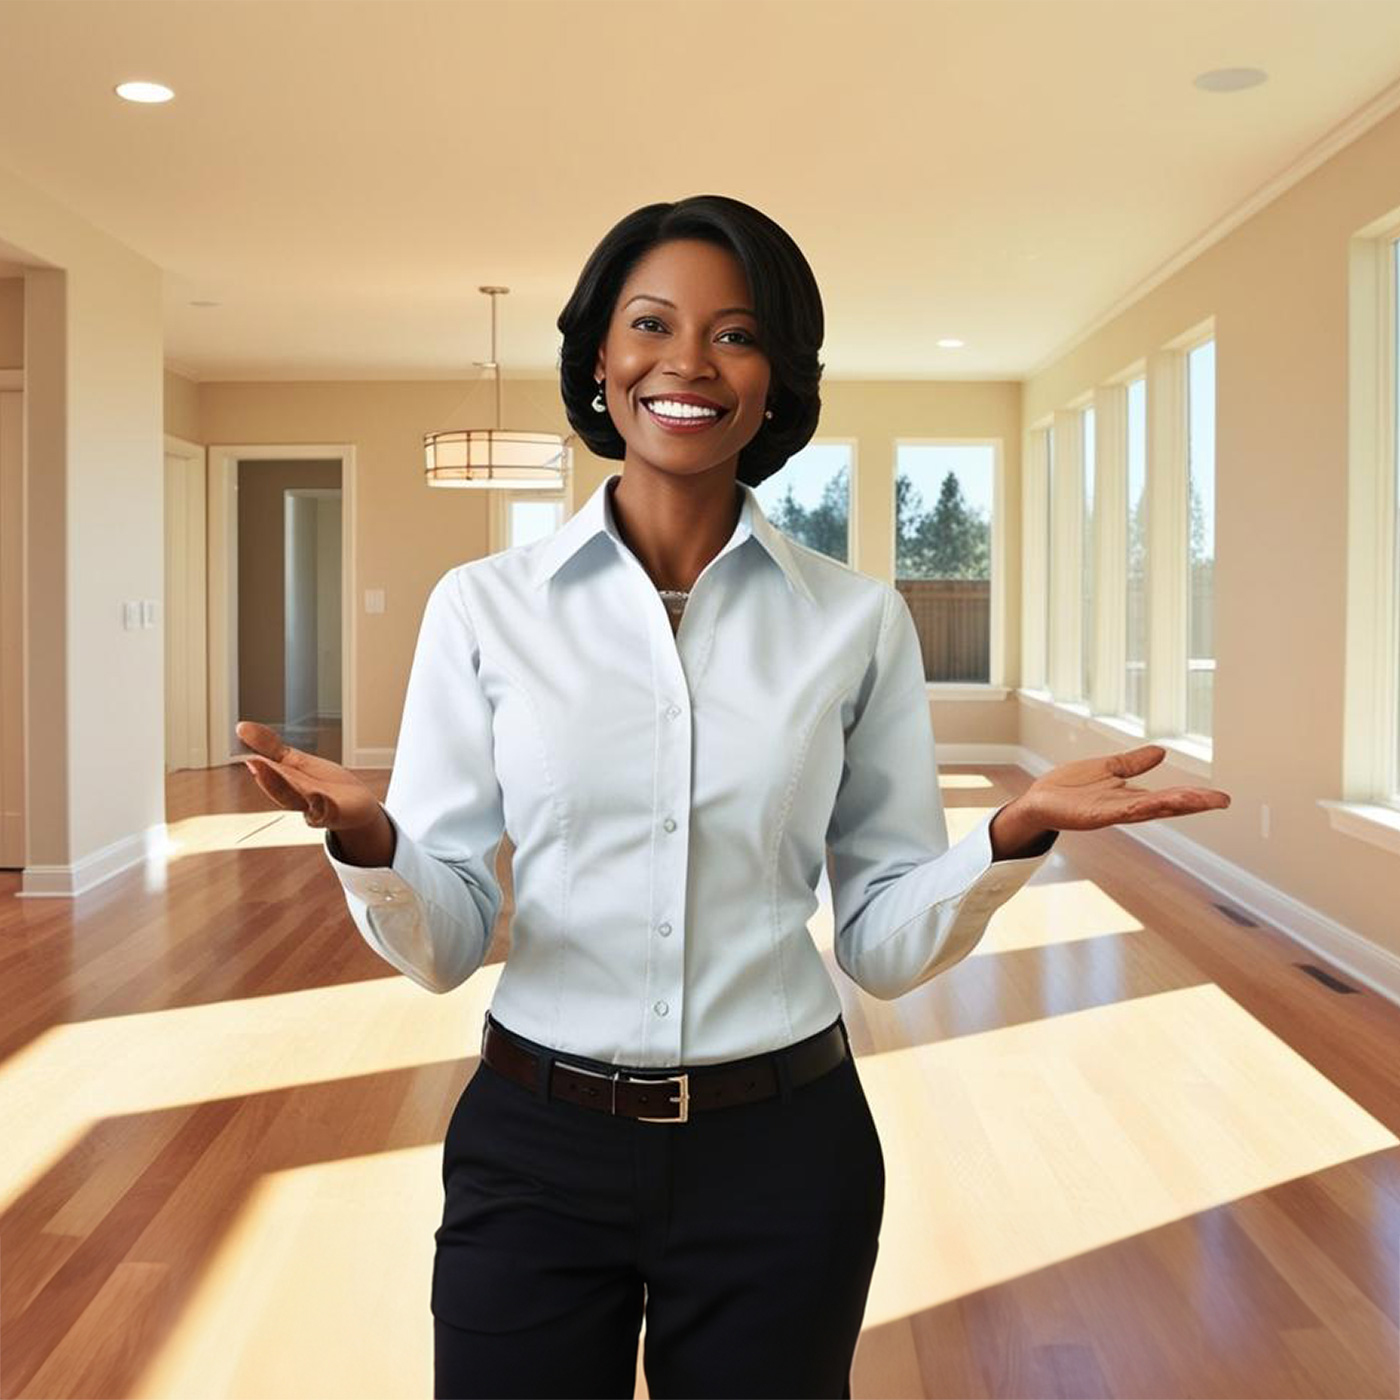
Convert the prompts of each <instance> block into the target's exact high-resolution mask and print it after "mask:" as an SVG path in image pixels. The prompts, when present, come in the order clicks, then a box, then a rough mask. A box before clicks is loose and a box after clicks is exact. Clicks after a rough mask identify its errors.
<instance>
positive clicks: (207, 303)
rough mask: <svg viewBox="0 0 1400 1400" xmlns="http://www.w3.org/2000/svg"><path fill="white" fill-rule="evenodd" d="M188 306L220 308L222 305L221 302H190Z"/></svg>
mask: <svg viewBox="0 0 1400 1400" xmlns="http://www.w3.org/2000/svg"><path fill="white" fill-rule="evenodd" d="M190 305H191V306H222V305H223V302H221V301H192V302H190Z"/></svg>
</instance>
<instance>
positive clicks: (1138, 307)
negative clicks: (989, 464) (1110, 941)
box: [1021, 114, 1400, 953]
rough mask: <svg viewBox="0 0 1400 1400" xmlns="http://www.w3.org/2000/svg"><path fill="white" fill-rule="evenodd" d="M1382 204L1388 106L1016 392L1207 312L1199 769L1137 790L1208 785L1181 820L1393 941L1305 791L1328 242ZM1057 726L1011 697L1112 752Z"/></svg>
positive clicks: (1259, 870) (1311, 726)
mask: <svg viewBox="0 0 1400 1400" xmlns="http://www.w3.org/2000/svg"><path fill="white" fill-rule="evenodd" d="M1397 206H1400V114H1397V115H1394V116H1391V117H1389V118H1388V119H1386V120H1385V121H1383V122H1382V123H1380V124H1379V125H1377V126H1376V127H1373V128H1372V129H1371V130H1370V131H1369V132H1367V133H1366V134H1365V135H1363V136H1361V137H1360V138H1359V139H1358V140H1357V141H1355V142H1353V143H1352V144H1351V145H1350V146H1348V147H1346V148H1345V149H1344V150H1342V151H1341V152H1339V153H1338V154H1337V155H1335V156H1334V157H1332V158H1331V159H1330V160H1328V161H1327V162H1325V163H1324V164H1323V165H1321V166H1319V167H1318V168H1317V169H1316V170H1315V171H1313V172H1312V173H1311V174H1310V175H1308V176H1307V177H1306V178H1305V179H1303V180H1302V181H1300V182H1299V183H1298V184H1297V185H1295V186H1293V187H1292V188H1291V189H1290V190H1288V191H1287V192H1286V193H1285V194H1283V195H1282V196H1281V197H1280V198H1278V199H1277V200H1275V201H1274V202H1273V203H1271V204H1269V205H1268V206H1266V207H1265V208H1264V209H1262V210H1261V211H1259V213H1257V214H1256V215H1254V216H1253V217H1252V218H1250V219H1249V220H1248V221H1247V222H1245V223H1243V224H1241V225H1240V226H1239V227H1238V228H1236V229H1235V230H1233V231H1232V232H1231V233H1230V234H1229V235H1227V236H1226V237H1225V238H1224V239H1223V240H1221V241H1220V242H1219V243H1217V244H1215V245H1214V246H1212V247H1211V248H1209V249H1208V250H1207V251H1206V252H1204V253H1203V254H1202V255H1201V256H1200V257H1198V258H1197V259H1196V260H1195V261H1193V262H1192V263H1190V264H1189V265H1188V266H1187V267H1185V268H1183V269H1181V270H1180V271H1179V272H1177V273H1176V274H1175V275H1173V276H1172V277H1171V278H1170V279H1169V280H1168V281H1166V282H1164V283H1163V284H1162V285H1161V286H1159V287H1157V288H1155V289H1154V290H1153V291H1152V292H1151V293H1150V294H1148V295H1147V296H1146V297H1144V298H1143V299H1142V300H1141V301H1140V302H1138V303H1137V304H1135V305H1134V306H1133V307H1131V308H1130V309H1129V310H1127V311H1126V312H1124V313H1123V314H1122V315H1120V316H1118V317H1117V318H1115V319H1114V320H1113V321H1112V322H1111V323H1110V324H1108V325H1106V326H1104V327H1103V328H1101V329H1100V330H1099V331H1098V332H1096V333H1095V334H1094V335H1093V336H1092V337H1091V338H1089V339H1088V340H1087V341H1086V342H1084V343H1083V344H1081V345H1079V346H1077V347H1076V348H1075V349H1074V350H1073V351H1072V352H1071V353H1070V354H1068V355H1066V356H1065V357H1064V358H1063V359H1061V360H1060V361H1059V362H1057V363H1056V364H1054V365H1052V366H1050V367H1049V368H1048V369H1047V370H1045V372H1044V373H1042V374H1039V375H1037V376H1035V377H1034V378H1033V379H1032V380H1030V381H1028V382H1027V384H1026V386H1025V404H1024V406H1025V421H1026V422H1028V423H1029V422H1033V421H1035V420H1036V419H1038V418H1040V417H1041V416H1042V415H1044V414H1046V413H1048V412H1049V411H1050V410H1051V409H1053V408H1057V407H1061V406H1063V405H1064V404H1065V403H1066V402H1067V401H1068V400H1070V399H1072V398H1073V397H1075V396H1076V395H1078V394H1080V393H1081V392H1083V391H1085V390H1088V389H1090V388H1092V387H1093V386H1094V385H1095V384H1096V383H1099V382H1101V381H1103V380H1105V379H1107V378H1108V377H1110V376H1112V375H1115V374H1117V373H1118V372H1120V371H1121V370H1122V369H1124V368H1125V367H1126V366H1127V365H1129V364H1130V363H1132V362H1133V361H1134V360H1136V359H1138V358H1139V357H1141V356H1143V355H1145V354H1147V353H1148V352H1150V351H1152V350H1154V349H1156V348H1157V347H1158V346H1159V345H1160V344H1162V342H1164V341H1166V340H1167V339H1169V338H1171V337H1172V336H1175V335H1177V334H1178V333H1180V332H1182V331H1183V330H1185V329H1186V328H1187V327H1189V326H1191V325H1193V324H1194V323H1196V322H1198V321H1200V320H1201V319H1202V318H1204V317H1207V316H1211V315H1213V316H1214V317H1215V318H1216V405H1217V409H1216V537H1215V543H1216V560H1217V562H1216V575H1215V577H1216V599H1215V635H1216V654H1217V658H1218V661H1219V665H1218V670H1217V675H1216V682H1215V715H1214V741H1215V755H1214V771H1213V774H1212V776H1211V778H1210V779H1197V778H1194V777H1192V776H1191V775H1190V774H1188V773H1185V772H1183V771H1181V770H1179V769H1173V768H1172V766H1171V764H1170V762H1169V761H1168V762H1166V763H1164V764H1162V765H1161V767H1160V768H1159V769H1156V770H1153V774H1150V775H1148V778H1145V779H1144V780H1143V781H1144V785H1145V786H1167V785H1175V784H1177V783H1185V784H1189V785H1192V786H1197V785H1200V786H1208V787H1219V788H1223V789H1224V790H1225V791H1226V792H1229V793H1230V794H1231V796H1232V798H1233V803H1232V805H1231V806H1230V808H1229V809H1228V810H1226V811H1222V812H1215V813H1211V814H1210V816H1209V819H1208V820H1204V821H1201V822H1200V823H1199V824H1198V825H1196V826H1192V825H1191V822H1192V819H1190V818H1187V819H1185V820H1184V821H1180V822H1178V823H1177V825H1179V826H1180V827H1181V828H1182V829H1183V834H1185V835H1188V836H1190V837H1191V838H1192V839H1193V840H1197V841H1200V842H1201V843H1202V844H1204V845H1206V846H1208V847H1210V848H1211V849H1212V850H1215V851H1216V852H1218V853H1219V854H1220V855H1221V856H1223V857H1225V858H1226V859H1227V860H1231V861H1233V862H1235V863H1236V864H1238V865H1240V866H1243V867H1244V868H1245V869H1247V870H1249V871H1251V872H1252V873H1253V874H1255V875H1256V876H1258V877H1259V878H1261V879H1263V880H1265V881H1267V882H1268V883H1269V884H1271V885H1273V886H1275V887H1276V888H1278V889H1280V890H1282V891H1284V892H1285V893H1287V894H1289V895H1292V896H1293V897H1294V898H1295V899H1298V900H1301V901H1302V902H1303V903H1304V904H1307V905H1310V906H1312V907H1313V908H1314V909H1317V910H1319V911H1320V912H1322V913H1323V914H1326V915H1329V916H1330V917H1332V918H1334V919H1337V920H1339V921H1340V922H1341V923H1343V924H1345V925H1347V926H1349V927H1350V928H1352V929H1353V930H1355V931H1357V932H1358V933H1361V934H1363V935H1364V936H1366V937H1368V938H1370V939H1373V940H1374V941H1375V942H1377V943H1379V944H1381V945H1383V946H1385V947H1387V948H1389V949H1390V950H1391V951H1392V952H1396V953H1400V925H1397V922H1396V918H1395V910H1396V908H1397V905H1400V868H1397V862H1396V857H1395V855H1394V854H1393V853H1390V852H1388V851H1385V850H1383V849H1381V848H1379V847H1377V846H1374V845H1370V844H1368V843H1366V842H1363V841H1360V840H1358V839H1356V838H1354V837H1349V836H1346V835H1343V834H1342V833H1340V832H1337V831H1334V830H1333V829H1332V828H1331V826H1330V825H1329V822H1328V819H1327V815H1326V813H1325V812H1324V811H1323V809H1321V808H1319V807H1318V806H1317V800H1318V799H1319V798H1335V799H1340V798H1341V797H1342V791H1341V766H1342V702H1343V672H1344V640H1345V617H1346V576H1347V569H1346V549H1347V517H1346V506H1347V240H1348V238H1349V237H1350V236H1351V235H1352V234H1353V233H1354V232H1355V231H1356V230H1357V228H1358V227H1359V226H1361V225H1364V224H1366V223H1368V222H1370V221H1371V220H1373V219H1375V218H1376V217H1378V216H1380V215H1382V214H1384V213H1386V212H1387V211H1388V210H1391V209H1393V208H1395V207H1397ZM1150 411H1151V410H1150V407H1149V413H1150ZM1148 470H1149V471H1150V470H1151V466H1150V464H1149V467H1148ZM1069 732H1070V731H1069V730H1068V728H1067V727H1066V726H1065V725H1064V724H1062V723H1061V722H1059V721H1058V720H1057V719H1056V718H1055V717H1054V716H1053V715H1047V714H1041V713H1037V712H1034V711H1031V710H1030V709H1026V710H1024V711H1023V715H1022V728H1021V733H1022V742H1023V743H1024V744H1025V745H1026V746H1027V747H1028V748H1029V749H1031V750H1033V751H1034V752H1036V753H1039V754H1041V755H1043V756H1044V757H1046V758H1048V759H1051V760H1053V761H1055V762H1063V761H1066V760H1069V759H1073V758H1079V757H1083V756H1085V749H1086V748H1090V749H1091V751H1092V752H1098V753H1103V752H1115V751H1118V750H1120V749H1122V748H1128V747H1132V745H1131V743H1130V742H1126V743H1123V744H1115V743H1114V742H1112V741H1110V740H1106V739H1104V738H1102V736H1097V735H1093V734H1092V733H1090V732H1088V731H1081V733H1082V735H1083V737H1082V740H1081V743H1080V745H1077V746H1071V744H1070V742H1069ZM1159 774H1160V779H1158V777H1157V775H1159ZM1149 779H1150V781H1149ZM1264 802H1266V803H1268V804H1269V807H1270V809H1271V834H1270V836H1269V838H1268V839H1267V840H1265V839H1264V838H1263V837H1262V836H1261V835H1260V812H1259V808H1260V803H1264Z"/></svg>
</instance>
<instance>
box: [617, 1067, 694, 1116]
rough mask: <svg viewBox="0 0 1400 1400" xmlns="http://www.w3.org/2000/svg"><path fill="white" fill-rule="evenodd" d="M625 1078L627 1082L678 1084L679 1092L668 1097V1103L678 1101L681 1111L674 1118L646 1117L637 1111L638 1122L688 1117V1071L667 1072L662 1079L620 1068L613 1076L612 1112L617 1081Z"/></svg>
mask: <svg viewBox="0 0 1400 1400" xmlns="http://www.w3.org/2000/svg"><path fill="white" fill-rule="evenodd" d="M620 1078H621V1079H626V1080H627V1082H628V1083H629V1084H679V1085H680V1089H681V1092H680V1094H679V1095H678V1096H677V1097H676V1098H674V1099H668V1100H667V1102H668V1103H678V1104H680V1106H681V1111H680V1113H678V1114H677V1115H676V1116H675V1117H674V1118H648V1117H647V1116H646V1115H645V1114H643V1113H639V1114H638V1115H637V1121H638V1122H639V1123H684V1122H687V1121H688V1120H689V1118H690V1073H689V1071H683V1072H682V1073H680V1074H668V1075H666V1076H665V1077H664V1078H662V1079H650V1078H648V1077H647V1076H646V1075H644V1074H643V1075H637V1074H626V1075H624V1074H623V1073H622V1071H621V1070H618V1072H617V1073H616V1074H615V1075H614V1076H613V1112H614V1113H616V1112H617V1081H618V1079H620Z"/></svg>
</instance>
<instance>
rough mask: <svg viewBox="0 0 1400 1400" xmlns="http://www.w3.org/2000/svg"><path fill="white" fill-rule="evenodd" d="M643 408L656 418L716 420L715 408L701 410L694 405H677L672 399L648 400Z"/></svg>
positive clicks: (698, 406) (717, 411) (717, 414)
mask: <svg viewBox="0 0 1400 1400" xmlns="http://www.w3.org/2000/svg"><path fill="white" fill-rule="evenodd" d="M645 406H646V407H647V408H648V409H650V410H651V412H652V413H654V414H655V415H656V416H657V417H658V418H671V419H677V420H680V419H687V418H718V417H719V410H718V409H716V408H702V407H701V406H700V405H699V404H695V403H677V402H676V401H675V400H674V399H648V400H647V401H646V404H645Z"/></svg>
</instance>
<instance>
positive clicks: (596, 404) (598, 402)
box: [593, 379, 608, 413]
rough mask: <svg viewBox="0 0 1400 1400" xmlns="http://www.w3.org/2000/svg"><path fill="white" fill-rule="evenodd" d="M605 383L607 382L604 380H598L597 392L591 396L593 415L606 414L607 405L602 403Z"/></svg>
mask: <svg viewBox="0 0 1400 1400" xmlns="http://www.w3.org/2000/svg"><path fill="white" fill-rule="evenodd" d="M606 383H607V380H605V379H600V380H598V392H597V393H596V394H594V395H593V411H594V413H606V412H607V411H608V406H607V404H606V403H604V402H603V385H604V384H606Z"/></svg>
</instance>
